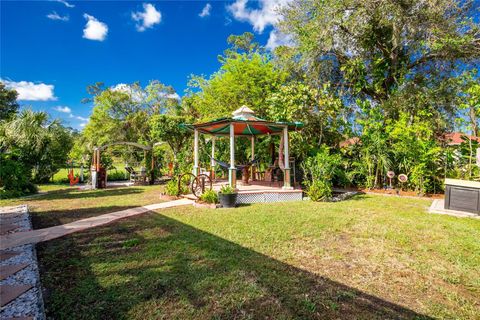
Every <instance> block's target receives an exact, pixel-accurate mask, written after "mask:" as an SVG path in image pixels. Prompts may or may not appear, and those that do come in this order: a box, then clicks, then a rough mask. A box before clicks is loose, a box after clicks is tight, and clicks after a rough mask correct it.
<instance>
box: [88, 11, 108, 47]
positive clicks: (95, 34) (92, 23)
mask: <svg viewBox="0 0 480 320" xmlns="http://www.w3.org/2000/svg"><path fill="white" fill-rule="evenodd" d="M83 17H84V18H85V19H87V24H86V25H85V29H83V37H84V38H85V39H89V40H97V41H103V40H105V38H106V37H107V33H108V26H107V25H106V24H105V23H103V22H100V21H98V20H97V19H96V18H95V17H93V16H91V15H88V14H86V13H85V14H84V15H83Z"/></svg>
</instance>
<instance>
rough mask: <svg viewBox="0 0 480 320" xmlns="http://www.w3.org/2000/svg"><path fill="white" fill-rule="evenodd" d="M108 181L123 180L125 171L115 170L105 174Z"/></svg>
mask: <svg viewBox="0 0 480 320" xmlns="http://www.w3.org/2000/svg"><path fill="white" fill-rule="evenodd" d="M107 180H108V181H121V180H126V179H125V170H117V169H115V170H114V171H109V172H107Z"/></svg>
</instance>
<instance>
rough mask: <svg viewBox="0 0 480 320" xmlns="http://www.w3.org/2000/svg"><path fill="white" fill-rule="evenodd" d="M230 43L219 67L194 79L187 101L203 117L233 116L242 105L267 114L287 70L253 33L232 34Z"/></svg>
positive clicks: (195, 113) (220, 58)
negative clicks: (269, 101)
mask: <svg viewBox="0 0 480 320" xmlns="http://www.w3.org/2000/svg"><path fill="white" fill-rule="evenodd" d="M229 43H230V45H231V48H229V49H227V50H226V51H225V54H224V55H223V56H220V57H219V60H220V63H221V64H222V66H221V67H220V70H219V71H217V72H216V73H214V74H213V75H212V76H211V77H210V78H208V79H207V78H204V77H201V76H194V77H193V78H192V79H191V80H190V82H189V87H190V88H189V91H188V93H187V97H186V98H185V104H186V105H187V106H189V107H190V108H192V110H191V114H194V115H196V116H197V117H199V118H201V119H203V120H211V119H213V118H219V117H228V116H231V113H232V111H234V110H235V109H237V108H239V107H241V106H242V105H247V106H248V107H249V108H251V109H252V110H254V111H256V112H257V114H258V115H259V116H261V117H264V116H267V110H266V99H267V98H268V97H269V95H270V94H271V93H272V92H274V91H275V90H277V89H278V87H279V86H280V85H281V84H283V82H284V81H285V79H286V74H285V73H284V72H282V71H280V70H279V69H277V68H276V67H275V65H274V64H273V63H272V61H271V60H270V59H269V57H268V56H267V55H266V54H264V53H262V52H261V49H260V47H259V46H258V44H255V43H252V36H251V34H248V33H246V34H243V35H241V36H230V37H229Z"/></svg>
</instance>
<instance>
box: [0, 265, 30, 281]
mask: <svg viewBox="0 0 480 320" xmlns="http://www.w3.org/2000/svg"><path fill="white" fill-rule="evenodd" d="M27 266H28V263H22V264H12V265H6V266H0V280H5V279H7V278H8V277H10V276H11V275H13V274H15V273H17V272H18V271H20V270H22V269H24V268H26V267H27Z"/></svg>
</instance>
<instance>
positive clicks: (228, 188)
mask: <svg viewBox="0 0 480 320" xmlns="http://www.w3.org/2000/svg"><path fill="white" fill-rule="evenodd" d="M219 193H221V194H232V193H235V189H234V188H232V187H231V186H229V185H228V184H226V185H224V186H221V187H220V192H219Z"/></svg>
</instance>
